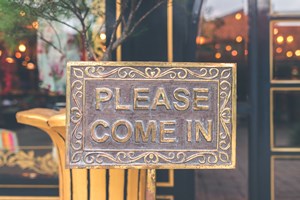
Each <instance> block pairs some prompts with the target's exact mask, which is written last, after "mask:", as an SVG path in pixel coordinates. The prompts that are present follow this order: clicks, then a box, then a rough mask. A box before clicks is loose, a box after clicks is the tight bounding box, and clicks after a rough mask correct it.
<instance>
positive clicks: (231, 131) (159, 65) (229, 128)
mask: <svg viewBox="0 0 300 200" xmlns="http://www.w3.org/2000/svg"><path fill="white" fill-rule="evenodd" d="M141 68H142V69H144V70H141ZM195 70H197V71H195ZM236 74H237V73H236V64H235V63H191V62H190V63H189V62H91V61H87V62H82V61H79V62H68V64H67V94H66V98H67V99H66V102H67V108H66V109H67V110H66V113H67V121H66V127H67V134H66V149H67V151H66V153H67V155H66V158H67V159H66V166H67V168H100V169H101V168H104V169H108V168H117V169H234V168H235V166H236V86H237V79H236ZM111 76H114V77H117V78H119V79H126V78H131V79H134V78H143V79H151V80H153V81H155V80H160V79H161V78H162V77H163V78H164V79H165V78H167V79H170V80H174V79H180V80H187V81H188V80H190V78H194V79H197V80H199V81H201V80H218V81H219V88H220V89H219V90H220V92H219V94H218V95H219V98H220V99H221V100H220V102H219V103H218V105H219V108H220V109H219V111H218V113H217V114H218V117H219V122H220V123H219V124H218V126H220V127H221V128H222V127H223V128H222V133H221V132H219V133H217V137H220V139H219V140H218V141H217V142H218V145H217V146H218V149H217V151H216V152H214V151H211V150H198V151H194V153H190V154H187V152H192V151H190V150H178V151H177V153H174V152H173V153H172V150H173V149H170V150H169V151H166V152H164V151H160V149H157V151H149V152H147V151H143V152H139V151H138V150H137V151H132V150H130V151H126V150H121V149H120V150H119V153H118V154H114V155H112V154H110V153H107V152H106V151H105V150H103V151H86V150H85V149H84V147H83V146H84V144H83V143H84V142H83V138H84V129H85V128H84V127H83V125H82V124H81V121H82V118H83V117H84V116H83V106H84V103H83V101H84V99H85V95H86V90H85V81H86V80H91V79H99V80H100V79H101V80H104V79H105V78H106V77H111ZM188 78H189V79H188ZM221 95H222V97H221ZM222 99H223V100H222ZM220 134H222V135H220ZM174 151H176V149H175V150H174ZM105 160H111V161H112V162H110V163H108V162H105ZM188 160H194V161H195V160H196V161H195V162H194V164H191V163H188ZM135 161H138V162H135ZM160 161H161V162H160ZM162 161H163V162H162Z"/></svg>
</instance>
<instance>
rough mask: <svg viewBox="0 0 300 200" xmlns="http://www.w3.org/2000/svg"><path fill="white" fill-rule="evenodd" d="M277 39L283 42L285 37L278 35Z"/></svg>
mask: <svg viewBox="0 0 300 200" xmlns="http://www.w3.org/2000/svg"><path fill="white" fill-rule="evenodd" d="M276 41H277V42H278V43H279V44H281V43H283V41H284V38H283V37H282V36H278V37H277V38H276Z"/></svg>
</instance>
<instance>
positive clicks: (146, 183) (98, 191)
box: [16, 108, 155, 200]
mask: <svg viewBox="0 0 300 200" xmlns="http://www.w3.org/2000/svg"><path fill="white" fill-rule="evenodd" d="M16 117H17V121H18V122H19V123H22V124H26V125H31V126H34V127H37V128H39V129H41V130H43V131H45V132H46V133H47V134H48V135H49V136H50V138H51V140H52V142H53V144H54V145H55V146H56V148H57V151H58V159H59V160H58V162H59V196H60V199H61V200H107V199H109V200H123V199H127V200H144V199H147V200H150V199H151V200H152V199H155V170H138V169H128V170H123V169H107V170H106V169H66V168H65V166H66V123H65V122H66V114H65V110H60V111H55V110H51V109H45V108H35V109H31V110H27V111H21V112H18V113H17V116H16Z"/></svg>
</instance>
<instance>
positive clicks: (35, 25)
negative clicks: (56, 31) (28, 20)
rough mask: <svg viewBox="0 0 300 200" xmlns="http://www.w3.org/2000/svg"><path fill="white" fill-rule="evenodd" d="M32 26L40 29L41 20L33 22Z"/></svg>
mask: <svg viewBox="0 0 300 200" xmlns="http://www.w3.org/2000/svg"><path fill="white" fill-rule="evenodd" d="M32 27H33V28H34V29H38V28H39V22H38V21H34V22H32Z"/></svg>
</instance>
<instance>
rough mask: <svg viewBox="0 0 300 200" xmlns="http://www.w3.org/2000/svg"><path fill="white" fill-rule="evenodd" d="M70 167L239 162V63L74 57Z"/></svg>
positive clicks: (225, 165) (70, 89)
mask: <svg viewBox="0 0 300 200" xmlns="http://www.w3.org/2000/svg"><path fill="white" fill-rule="evenodd" d="M67 68H68V74H67V80H68V81H67V133H68V135H67V165H68V166H69V167H71V168H75V167H76V168H177V169H179V168H190V169H196V168H205V169H207V168H219V169H221V168H222V169H223V168H234V167H235V160H236V65H235V64H231V63H229V64H224V63H161V62H70V63H68V66H67Z"/></svg>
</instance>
